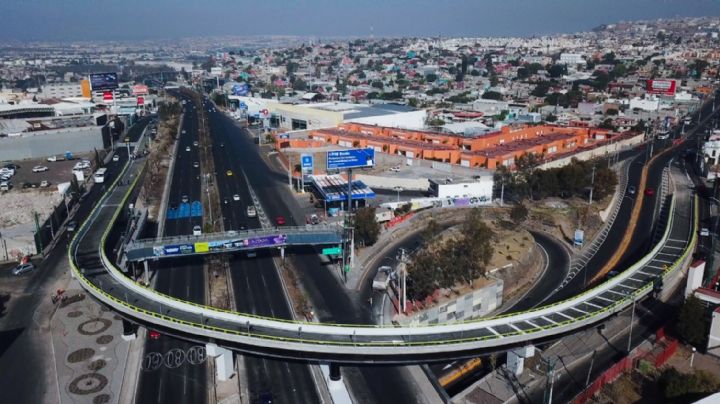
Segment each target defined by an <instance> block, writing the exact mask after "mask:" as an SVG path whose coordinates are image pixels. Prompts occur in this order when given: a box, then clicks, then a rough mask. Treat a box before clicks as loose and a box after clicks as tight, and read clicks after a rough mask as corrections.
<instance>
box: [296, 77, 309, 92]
mask: <svg viewBox="0 0 720 404" xmlns="http://www.w3.org/2000/svg"><path fill="white" fill-rule="evenodd" d="M293 89H294V90H297V91H306V90H307V83H305V81H303V79H300V78H297V79H295V82H294V83H293Z"/></svg>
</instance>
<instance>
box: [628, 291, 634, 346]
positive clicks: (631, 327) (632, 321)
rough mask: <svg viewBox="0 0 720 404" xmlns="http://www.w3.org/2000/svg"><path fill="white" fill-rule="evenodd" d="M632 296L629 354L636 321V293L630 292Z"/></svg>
mask: <svg viewBox="0 0 720 404" xmlns="http://www.w3.org/2000/svg"><path fill="white" fill-rule="evenodd" d="M629 296H630V298H632V311H631V313H630V332H629V333H628V346H627V351H628V354H630V349H631V347H632V329H633V323H634V322H635V295H633V294H629Z"/></svg>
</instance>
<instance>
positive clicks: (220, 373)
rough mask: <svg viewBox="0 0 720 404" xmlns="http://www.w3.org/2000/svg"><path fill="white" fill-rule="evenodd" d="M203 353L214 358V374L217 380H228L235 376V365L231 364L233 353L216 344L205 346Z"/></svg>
mask: <svg viewBox="0 0 720 404" xmlns="http://www.w3.org/2000/svg"><path fill="white" fill-rule="evenodd" d="M205 352H206V353H207V355H208V356H210V357H212V358H215V374H216V375H217V378H218V380H220V381H225V380H229V379H230V378H231V377H233V375H234V374H235V365H234V364H233V357H234V355H233V353H232V351H230V350H229V349H226V348H221V347H219V346H217V344H213V343H209V344H206V345H205Z"/></svg>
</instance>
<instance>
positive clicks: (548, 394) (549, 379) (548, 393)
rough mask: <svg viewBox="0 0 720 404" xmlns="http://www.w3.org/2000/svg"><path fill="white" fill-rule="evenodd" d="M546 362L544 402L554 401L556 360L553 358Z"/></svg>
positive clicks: (548, 403) (546, 403) (549, 403)
mask: <svg viewBox="0 0 720 404" xmlns="http://www.w3.org/2000/svg"><path fill="white" fill-rule="evenodd" d="M544 362H545V395H544V397H543V403H544V404H551V403H552V395H553V386H554V385H555V361H554V360H551V359H546V360H544Z"/></svg>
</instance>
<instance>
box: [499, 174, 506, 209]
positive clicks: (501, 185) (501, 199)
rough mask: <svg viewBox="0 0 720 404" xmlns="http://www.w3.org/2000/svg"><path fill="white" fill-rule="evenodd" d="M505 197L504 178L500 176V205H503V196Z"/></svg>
mask: <svg viewBox="0 0 720 404" xmlns="http://www.w3.org/2000/svg"><path fill="white" fill-rule="evenodd" d="M504 197H505V179H504V178H502V177H501V178H500V207H502V206H503V198H504Z"/></svg>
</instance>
